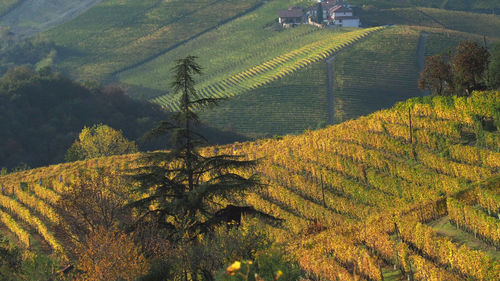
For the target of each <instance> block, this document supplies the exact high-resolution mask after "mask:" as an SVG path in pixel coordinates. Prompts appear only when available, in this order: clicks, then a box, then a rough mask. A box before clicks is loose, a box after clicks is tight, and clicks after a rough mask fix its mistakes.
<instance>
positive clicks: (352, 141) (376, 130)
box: [0, 33, 500, 281]
mask: <svg viewBox="0 0 500 281" xmlns="http://www.w3.org/2000/svg"><path fill="white" fill-rule="evenodd" d="M381 34H382V33H381ZM499 98H500V92H498V91H491V92H475V93H473V95H472V96H471V97H457V96H448V97H442V96H440V97H425V98H414V99H411V100H409V101H407V102H403V103H399V104H397V105H396V106H395V107H393V108H391V109H388V110H383V111H378V112H375V113H373V114H371V115H370V116H367V117H361V118H359V119H357V120H351V121H348V122H345V123H342V124H338V125H334V126H330V127H328V128H325V129H322V130H318V131H308V132H306V133H305V134H302V135H297V136H285V137H283V138H281V139H268V140H259V141H255V142H246V143H235V144H231V145H227V146H218V147H207V148H203V149H200V151H199V153H200V155H203V157H204V159H211V158H213V157H217V156H218V155H233V156H237V157H241V159H245V160H254V159H260V161H259V162H258V164H257V166H256V167H255V168H254V169H253V170H252V171H243V170H239V171H237V170H234V172H235V173H237V175H239V176H244V177H247V176H249V175H251V174H253V173H258V174H260V175H261V179H262V182H263V183H264V184H265V186H264V187H263V188H262V189H258V190H255V191H252V192H249V193H246V194H245V196H244V197H243V198H239V197H233V198H226V197H217V196H216V197H213V201H211V203H209V205H210V204H215V205H214V206H213V208H215V209H220V208H224V207H225V206H226V207H229V205H239V206H241V205H246V206H253V207H254V208H255V209H256V211H258V212H261V213H264V214H266V213H267V214H269V213H272V214H273V216H275V217H278V218H280V219H282V221H281V222H276V221H267V220H266V219H265V218H264V219H263V220H261V221H260V222H257V220H255V222H251V223H249V224H248V223H247V220H246V219H242V225H241V226H240V227H236V226H234V227H230V226H226V225H224V226H221V227H220V228H216V229H214V232H213V234H212V235H207V236H203V237H200V238H199V239H198V240H197V241H199V244H198V243H193V244H187V245H186V246H185V247H183V248H182V249H180V248H176V247H174V246H173V245H170V244H169V243H175V241H174V240H168V239H167V240H168V242H166V241H165V240H162V239H161V238H162V237H163V239H165V237H166V236H164V235H165V233H164V232H160V233H157V232H151V231H150V230H148V228H142V229H143V231H141V232H140V236H139V237H141V238H140V239H144V237H149V236H148V235H153V236H152V237H150V238H154V239H153V240H140V241H145V245H147V247H146V248H143V249H148V247H150V246H152V247H153V249H154V251H160V252H161V255H160V257H161V258H160V259H159V260H158V259H155V261H154V265H152V267H151V271H150V273H149V274H148V275H147V278H155V277H154V276H156V278H157V279H147V280H162V279H159V278H161V277H162V276H163V280H164V277H165V276H171V274H172V273H174V272H176V271H175V270H176V268H179V266H180V265H182V266H184V267H185V266H187V267H189V269H190V270H194V269H201V270H200V271H198V272H204V273H203V274H208V272H210V274H214V273H215V272H221V273H220V274H222V276H223V277H224V278H231V276H236V275H237V274H238V273H243V274H244V273H245V271H244V270H242V269H245V266H246V265H247V263H246V261H248V260H252V261H258V259H259V258H258V256H257V255H258V254H259V253H261V254H263V255H265V252H263V251H265V250H263V249H269V248H271V246H270V245H271V244H274V245H275V246H276V247H279V248H280V249H281V250H282V251H284V252H285V254H286V255H285V256H286V257H287V260H288V259H290V262H291V263H292V264H294V263H298V264H299V265H300V268H301V270H303V271H306V272H308V273H307V274H314V275H316V276H318V277H320V278H325V279H335V278H339V279H340V280H355V278H356V277H355V276H360V275H361V276H365V277H364V278H366V279H367V278H371V279H372V280H378V281H379V280H381V279H382V277H381V276H384V277H387V279H389V280H391V279H390V278H393V279H392V280H394V279H397V278H400V277H402V278H404V279H406V278H408V277H407V276H413V275H414V277H415V280H424V279H426V278H428V276H437V277H436V278H437V280H451V281H454V280H463V278H472V279H475V280H491V279H492V277H493V276H497V275H498V274H499V273H500V272H498V250H495V249H493V248H491V247H490V248H489V249H487V248H488V247H486V248H485V245H486V244H487V243H490V242H489V241H490V240H488V239H489V238H488V237H490V236H492V235H496V232H494V231H490V228H484V227H482V226H481V225H482V221H483V217H484V216H482V215H478V214H480V213H479V211H481V212H482V213H484V214H486V216H488V219H487V220H485V221H487V222H488V223H493V225H495V227H498V220H496V219H495V218H494V217H492V216H490V215H488V214H489V213H491V214H492V215H495V214H496V212H498V210H500V201H499V200H498V199H499V198H500V197H498V189H497V188H495V187H496V186H498V179H499V178H498V176H497V173H498V172H497V170H498V168H500V166H499V163H500V148H499V147H498V143H499V142H498V140H499V139H500V135H499V132H500V131H499V126H498V124H500V121H499V120H498V118H499V116H498V109H497V107H498V99H499ZM410 118H411V125H410ZM489 119H491V120H493V121H492V122H493V125H491V126H493V127H491V126H490V125H488V124H486V123H485V122H484V120H489ZM410 126H411V127H410ZM471 138H474V139H476V140H477V141H474V142H471V141H470V139H471ZM479 140H481V141H479ZM164 154H165V155H169V154H171V153H170V152H165V153H164ZM142 157H143V156H142V155H139V154H135V155H121V156H112V157H108V158H98V159H92V160H86V161H78V162H74V163H66V164H61V165H56V166H51V167H46V168H40V169H36V170H30V171H24V172H19V173H16V174H9V175H6V176H3V177H0V185H1V186H3V187H4V194H5V195H3V197H1V198H0V199H1V202H2V206H7V205H9V204H11V205H12V204H17V205H20V206H22V207H23V208H19V207H16V208H5V209H4V208H2V210H3V211H4V212H6V213H7V214H8V215H9V216H10V217H11V218H12V220H6V221H3V223H4V224H6V225H7V226H9V225H14V224H15V225H17V228H16V227H9V228H8V229H10V230H8V231H12V232H13V233H15V234H16V235H18V236H21V235H22V233H25V232H28V233H29V235H30V236H32V237H36V236H35V235H33V234H34V233H36V228H35V225H36V226H37V227H39V226H38V225H39V224H34V223H30V222H40V223H41V224H43V225H45V226H46V228H47V229H48V231H49V232H50V231H54V229H56V228H55V225H54V224H53V223H52V222H51V220H50V219H49V218H48V217H47V216H44V215H41V213H42V212H39V211H36V210H37V209H36V207H35V206H37V205H36V204H30V203H27V202H28V200H24V199H23V200H20V199H17V198H21V197H20V196H19V194H21V191H23V192H26V193H29V194H30V195H31V197H32V198H34V199H35V200H38V201H41V202H46V203H47V204H45V207H46V208H48V209H52V208H53V207H52V206H53V205H52V204H49V203H50V202H54V201H55V202H57V201H58V200H59V198H58V196H60V195H58V194H64V193H65V192H68V190H71V189H70V188H69V187H72V188H73V187H76V186H79V183H80V182H82V180H83V179H84V178H85V177H84V176H82V174H80V173H79V171H80V169H82V168H83V167H87V168H89V167H91V168H97V169H98V170H99V171H102V170H107V173H109V176H106V175H107V174H103V175H104V178H103V179H102V181H106V179H108V181H107V182H116V183H119V181H114V180H113V178H116V176H117V175H118V174H119V173H120V172H126V173H127V174H130V173H131V172H132V171H143V172H144V171H147V170H146V169H144V168H145V166H144V164H147V163H146V162H142V161H137V159H140V158H142ZM176 164H177V162H169V164H166V165H167V166H168V165H173V166H172V167H173V168H174V169H175V168H176V167H177V168H178V169H185V166H183V165H179V166H175V165H176ZM136 169H138V170H136ZM495 176H496V177H495ZM179 178H180V179H183V178H182V177H181V176H179ZM161 179H162V177H159V178H157V180H161ZM203 179H207V178H205V177H203ZM487 179H488V182H489V185H488V186H490V188H486V187H482V186H480V187H479V189H474V187H475V186H476V184H475V183H476V182H478V181H482V180H487ZM172 180H173V181H168V180H167V181H164V182H171V183H172V182H174V181H176V180H177V179H175V178H174V179H172ZM183 182H184V183H183V184H182V185H184V184H187V183H188V182H189V180H188V179H184V180H183ZM21 183H22V184H21ZM122 184H124V183H121V184H118V185H117V186H116V187H117V188H118V190H120V189H119V186H122ZM95 186H96V187H97V186H105V185H104V184H96V185H95ZM178 186H180V185H178ZM168 190H169V189H165V191H168ZM476 190H477V191H478V192H476ZM472 191H474V192H472ZM123 192H124V193H123V196H119V198H121V199H120V200H126V201H128V200H129V199H126V198H127V197H126V196H132V198H137V199H140V198H144V197H143V196H144V194H143V193H129V192H127V191H126V190H123ZM148 192H149V191H148ZM113 194H115V195H113V196H116V193H113ZM23 198H24V197H23ZM77 198H84V196H77ZM192 198H195V196H194V195H193V197H192ZM451 198H455V199H456V200H460V202H462V203H461V204H464V206H465V205H467V206H471V207H473V208H474V210H476V211H474V212H466V213H460V212H457V211H456V210H461V209H460V208H456V207H454V206H458V205H453V204H451V203H450V202H452V201H450V199H451ZM93 199H99V197H96V198H93ZM447 199H448V200H447ZM148 200H149V198H148ZM94 201H95V202H102V201H99V200H94ZM12 202H17V203H12ZM84 203H86V202H84ZM159 203H160V201H158V202H157V203H154V204H151V205H150V206H149V207H150V208H152V209H151V210H160V209H161V208H162V207H163V206H168V205H169V204H159ZM207 203H208V202H207ZM38 206H40V207H38V208H41V206H42V205H41V204H39V205H38ZM200 206H201V205H200ZM204 206H207V205H204ZM159 208H160V209H159ZM77 209H78V210H81V208H77ZM23 210H28V211H29V213H30V214H31V217H35V218H36V219H30V218H29V217H28V216H26V215H23V213H26V211H23ZM97 210H98V209H97ZM171 210H174V209H171ZM463 210H465V209H463ZM57 212H59V214H60V215H61V217H65V218H66V217H68V218H69V217H70V216H71V215H72V214H73V213H67V212H66V213H65V212H64V211H61V210H57ZM48 213H49V212H47V211H45V212H43V214H48ZM452 214H453V216H454V219H456V220H458V222H459V227H460V228H461V229H469V230H471V229H472V230H474V229H475V231H476V232H475V233H476V238H473V237H474V235H475V234H474V232H471V233H472V234H470V235H469V236H468V235H467V234H466V233H464V232H462V233H459V232H457V231H456V229H455V230H452V229H448V226H443V225H446V222H444V223H435V222H434V221H436V220H440V219H442V220H446V218H445V216H446V215H452ZM96 216H97V215H96ZM462 216H465V218H466V220H465V221H464V220H463V218H462ZM239 219H241V218H238V217H236V218H235V221H238V220H239ZM492 219H494V220H492ZM11 221H12V222H11ZM119 221H121V222H125V221H127V220H118V221H117V223H118V222H119ZM250 221H254V219H250ZM62 222H63V225H64V223H69V222H70V220H67V221H66V220H63V221H62ZM160 222H163V221H162V220H160ZM174 222H175V220H174V221H172V220H166V221H164V223H166V224H167V225H168V224H169V223H174ZM428 223H430V224H428ZM146 226H154V228H156V225H155V222H154V221H151V223H147V224H146V225H145V226H144V227H146ZM57 229H64V227H63V226H60V225H58V226H57ZM443 229H445V230H446V231H443ZM2 230H3V231H7V229H2ZM469 230H467V231H469ZM70 233H71V232H70ZM263 233H267V235H268V236H265V237H264V236H261V234H263ZM145 235H146V236H145ZM471 235H472V236H471ZM48 237H50V236H43V237H38V238H36V239H40V242H42V243H43V241H46V239H49V238H48ZM57 237H59V236H57ZM57 237H56V239H58V238H57ZM226 239H228V240H226ZM495 239H496V238H495ZM479 240H481V241H479ZM155 241H156V242H155ZM228 241H230V242H228ZM495 241H496V240H495ZM153 242H155V243H153ZM252 242H254V244H253V243H252ZM471 242H472V244H471ZM474 243H475V244H474ZM52 244H54V243H52ZM60 244H61V245H63V247H64V249H68V247H69V246H68V244H66V241H65V240H61V241H60ZM104 244H106V243H104ZM195 244H196V245H195ZM161 245H169V246H161ZM97 246H98V245H97V244H96V247H97ZM131 246H133V245H131ZM20 247H23V244H22V243H20ZM162 247H164V248H162ZM132 248H133V249H136V248H134V247H132ZM161 249H164V251H162V250H161ZM476 249H479V251H478V250H476ZM49 251H50V248H49ZM112 251H113V252H111V253H113V255H114V253H115V250H112ZM134 251H135V250H134ZM267 251H268V250H267ZM147 253H148V254H147V255H146V254H145V256H153V255H152V252H147ZM446 253H447V254H446ZM333 254H334V255H333ZM182 255H185V256H184V257H182V258H179V257H181V256H182ZM155 257H158V256H155ZM207 257H210V259H207ZM278 257H279V255H278ZM207 260H210V261H211V262H210V263H207V262H206V261H207ZM272 260H274V259H272ZM280 260H281V261H280ZM212 261H213V262H212ZM235 261H239V262H240V263H239V264H238V263H235ZM360 261H362V262H360ZM151 262H153V260H151ZM257 263H258V264H259V263H260V262H257ZM273 263H274V264H278V265H279V264H281V265H280V268H279V269H280V270H282V271H283V273H285V270H284V268H285V267H286V266H287V265H284V264H282V259H281V258H278V259H276V260H275V262H273ZM228 265H231V266H230V267H229V268H227V266H228ZM238 265H239V266H238ZM354 265H356V267H354ZM451 265H453V269H451ZM78 266H79V267H80V268H88V267H86V266H85V265H81V264H79V265H78ZM120 266H122V265H120ZM394 267H395V268H396V269H397V270H392V269H391V268H394ZM224 269H225V271H226V273H224V272H223V271H224ZM260 270H261V268H259V274H260V272H261V271H260ZM398 271H399V272H398ZM232 272H233V273H235V275H231V274H230V273H232ZM265 272H267V274H269V273H272V274H276V272H277V269H276V268H275V267H273V269H272V270H267V271H265ZM177 273H178V272H177ZM169 274H170V275H169ZM203 274H202V273H200V276H205V275H203ZM225 274H229V276H227V275H225ZM301 274H304V273H301ZM271 276H272V275H271ZM426 276H427V277H426ZM206 278H208V277H206ZM206 278H205V277H203V278H202V277H200V279H203V280H205V279H206Z"/></svg>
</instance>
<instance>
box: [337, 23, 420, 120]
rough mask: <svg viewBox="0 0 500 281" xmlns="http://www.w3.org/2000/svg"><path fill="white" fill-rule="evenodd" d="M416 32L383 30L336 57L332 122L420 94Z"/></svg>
mask: <svg viewBox="0 0 500 281" xmlns="http://www.w3.org/2000/svg"><path fill="white" fill-rule="evenodd" d="M419 35H420V34H419V32H418V31H416V30H414V29H412V28H409V27H405V26H402V27H395V28H390V29H386V30H384V31H382V32H380V33H377V34H374V35H373V36H372V37H371V38H370V39H369V40H366V41H363V42H360V43H358V44H356V45H354V46H353V47H352V48H349V49H346V50H345V51H343V52H341V53H340V54H339V55H338V56H336V58H335V60H334V69H335V70H334V74H335V82H334V109H333V110H334V116H335V122H336V123H339V122H342V121H344V120H348V119H352V118H355V117H357V116H360V115H363V114H369V113H371V112H373V111H375V110H377V109H380V108H388V107H390V106H392V105H393V104H394V103H395V102H397V101H400V100H403V99H408V98H410V97H414V96H419V95H421V94H422V93H421V92H420V91H419V90H418V88H417V80H418V66H417V59H418V58H417V47H418V41H419ZM360 81H362V82H360Z"/></svg>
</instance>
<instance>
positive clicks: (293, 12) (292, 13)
mask: <svg viewBox="0 0 500 281" xmlns="http://www.w3.org/2000/svg"><path fill="white" fill-rule="evenodd" d="M303 14H304V12H303V11H302V8H300V7H291V8H289V9H288V10H279V11H278V17H280V18H300V17H302V15H303Z"/></svg>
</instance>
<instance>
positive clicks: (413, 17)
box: [361, 8, 500, 38]
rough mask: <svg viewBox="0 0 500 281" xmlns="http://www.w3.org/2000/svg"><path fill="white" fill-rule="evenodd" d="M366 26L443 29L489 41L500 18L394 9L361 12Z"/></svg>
mask: <svg viewBox="0 0 500 281" xmlns="http://www.w3.org/2000/svg"><path fill="white" fill-rule="evenodd" d="M361 17H362V18H363V19H364V24H366V25H367V26H376V25H381V24H401V25H412V26H426V27H434V28H443V29H448V30H455V31H460V32H466V33H471V34H480V35H484V36H487V37H490V38H498V37H500V31H499V29H498V27H499V26H500V18H499V17H498V16H496V15H489V14H479V13H470V12H461V11H450V10H444V9H433V8H396V9H380V10H373V11H363V13H362V15H361Z"/></svg>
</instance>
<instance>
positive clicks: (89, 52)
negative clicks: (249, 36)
mask: <svg viewBox="0 0 500 281" xmlns="http://www.w3.org/2000/svg"><path fill="white" fill-rule="evenodd" d="M261 2H262V1H261V0H243V1H242V0H199V1H197V2H196V3H195V4H194V3H193V2H192V1H181V0H173V1H162V0H161V1H158V0H144V1H136V0H108V1H104V2H102V3H101V4H99V5H96V6H95V7H93V8H92V9H90V10H89V11H87V12H86V13H85V14H83V15H81V16H80V17H78V18H76V19H74V20H72V21H70V22H67V23H65V24H62V25H60V26H58V27H56V28H54V29H52V30H50V31H49V32H47V33H46V34H45V35H46V36H47V37H48V38H49V39H50V40H53V41H55V42H56V44H57V45H59V46H61V47H62V52H61V58H60V64H59V68H60V69H62V70H63V71H64V72H66V73H70V74H71V75H72V76H75V77H78V78H80V79H96V80H102V79H105V78H109V76H110V75H111V74H112V73H114V72H117V71H121V70H123V69H125V68H128V67H131V65H134V64H138V63H141V62H143V61H144V60H147V59H150V58H151V57H154V56H156V55H160V54H161V53H163V52H165V51H167V50H169V48H172V47H174V46H175V45H176V44H178V43H180V42H182V41H183V40H189V39H190V38H192V37H193V36H196V35H198V34H200V33H202V32H205V31H207V30H209V29H211V28H215V27H216V26H217V25H219V24H221V23H223V22H225V21H227V20H229V19H231V18H232V17H236V16H238V15H240V14H241V13H244V12H245V11H248V10H249V9H252V8H254V7H256V6H257V5H259V4H260V3H261Z"/></svg>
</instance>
